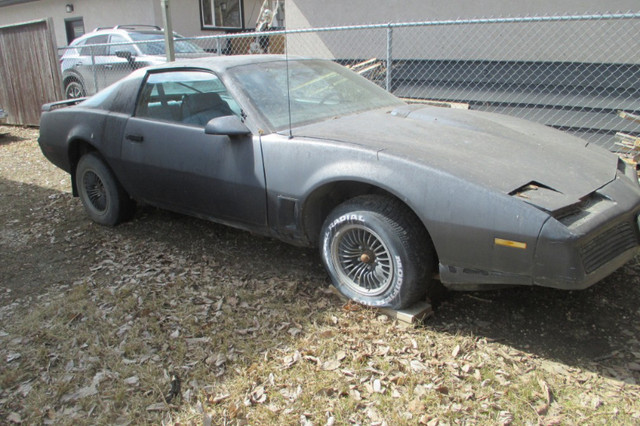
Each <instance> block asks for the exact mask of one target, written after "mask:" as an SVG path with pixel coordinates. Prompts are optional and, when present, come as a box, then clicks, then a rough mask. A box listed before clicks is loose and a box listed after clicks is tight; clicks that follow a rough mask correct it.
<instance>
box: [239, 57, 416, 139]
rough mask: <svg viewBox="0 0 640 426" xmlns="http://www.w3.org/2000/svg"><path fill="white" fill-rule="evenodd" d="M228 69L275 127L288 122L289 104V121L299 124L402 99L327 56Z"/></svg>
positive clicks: (396, 103)
mask: <svg viewBox="0 0 640 426" xmlns="http://www.w3.org/2000/svg"><path fill="white" fill-rule="evenodd" d="M287 72H288V74H289V79H288V81H287ZM229 74H230V76H231V77H232V78H233V79H234V80H236V81H237V82H238V83H239V85H240V87H241V89H242V90H243V92H244V94H245V95H246V96H247V97H248V98H249V99H250V100H251V102H252V103H253V104H254V106H255V108H256V109H258V110H259V111H260V113H261V114H262V115H263V116H264V118H265V119H266V120H267V121H268V123H269V124H270V125H271V127H272V128H273V129H274V130H276V131H277V130H282V129H284V128H286V127H288V125H289V108H291V125H292V126H299V125H302V124H308V123H314V122H318V121H322V120H326V119H328V118H331V117H336V116H340V115H348V114H354V113H358V112H363V111H368V110H372V109H377V108H383V107H393V106H399V105H403V104H404V103H403V102H402V101H401V100H399V99H398V98H396V97H395V96H393V95H391V94H389V93H388V92H386V91H385V90H384V89H382V88H380V87H378V86H376V85H375V84H374V83H371V82H370V81H368V80H366V79H365V78H363V77H361V76H359V75H357V74H355V73H354V72H352V71H350V70H348V69H346V68H344V67H342V66H340V65H338V64H336V63H334V62H331V61H323V60H291V61H289V64H288V66H287V63H286V61H274V62H266V63H258V64H252V65H244V66H238V67H235V68H232V69H230V70H229ZM288 88H289V90H288ZM287 93H289V94H290V95H289V96H287Z"/></svg>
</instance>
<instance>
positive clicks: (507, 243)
mask: <svg viewBox="0 0 640 426" xmlns="http://www.w3.org/2000/svg"><path fill="white" fill-rule="evenodd" d="M493 242H494V243H495V245H497V246H504V247H511V248H517V249H523V250H524V249H526V248H527V243H523V242H520V241H512V240H503V239H502V238H495V239H494V240H493Z"/></svg>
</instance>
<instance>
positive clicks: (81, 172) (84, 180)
mask: <svg viewBox="0 0 640 426" xmlns="http://www.w3.org/2000/svg"><path fill="white" fill-rule="evenodd" d="M76 185H77V186H78V194H79V196H80V200H81V201H82V204H83V205H84V209H85V211H86V212H87V214H88V215H89V217H90V218H91V219H92V220H93V221H94V222H97V223H99V224H101V225H107V226H114V225H117V224H118V223H120V222H122V221H123V220H125V219H127V218H128V217H129V215H130V214H131V213H132V212H133V209H134V208H135V203H134V202H133V200H131V199H130V198H129V196H128V194H127V193H126V192H125V191H124V189H123V188H122V186H121V185H120V183H119V182H118V181H117V179H116V177H115V176H114V175H113V172H112V171H111V169H109V167H108V166H107V165H106V164H105V163H104V161H103V160H102V159H101V158H100V157H99V156H98V155H97V154H95V153H89V154H85V155H83V156H82V158H80V161H79V162H78V167H76Z"/></svg>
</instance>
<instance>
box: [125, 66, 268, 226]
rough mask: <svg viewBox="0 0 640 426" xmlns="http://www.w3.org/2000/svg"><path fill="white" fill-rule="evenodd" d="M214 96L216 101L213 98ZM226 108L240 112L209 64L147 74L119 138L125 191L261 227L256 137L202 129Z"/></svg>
mask: <svg viewBox="0 0 640 426" xmlns="http://www.w3.org/2000/svg"><path fill="white" fill-rule="evenodd" d="M213 98H215V99H217V100H218V101H222V103H223V104H222V103H221V104H218V105H212V104H211V100H210V99H213ZM207 107H209V108H208V109H207ZM231 114H237V115H240V108H239V106H238V105H237V104H236V102H235V101H234V100H233V98H231V97H230V96H229V94H228V93H227V91H226V89H225V88H224V86H223V84H222V83H221V82H220V80H219V79H218V78H217V77H216V76H215V75H214V74H212V73H210V72H204V71H183V70H181V71H167V72H157V73H152V74H149V76H148V77H147V79H146V82H145V83H144V84H143V87H142V89H141V93H140V95H139V100H138V104H137V106H136V112H135V114H134V116H133V117H131V118H130V119H129V120H128V121H127V124H126V126H125V131H124V140H123V141H122V152H121V160H122V163H121V164H122V166H123V169H124V170H123V173H124V175H123V176H122V179H123V183H125V186H126V187H127V188H128V189H129V191H130V192H131V194H132V196H133V197H134V198H138V199H141V200H145V201H147V202H149V203H152V204H155V205H158V206H161V207H165V208H168V209H171V210H175V211H180V212H184V213H189V214H194V215H198V216H206V217H207V218H210V219H214V220H216V219H217V220H219V221H223V222H233V223H236V224H246V225H250V227H256V226H257V227H265V226H266V194H265V181H264V171H263V164H262V156H261V154H260V143H259V138H258V137H252V136H251V135H248V136H242V137H229V136H216V135H208V134H205V133H204V125H205V124H206V122H207V121H208V120H209V119H211V118H214V117H215V116H220V115H231Z"/></svg>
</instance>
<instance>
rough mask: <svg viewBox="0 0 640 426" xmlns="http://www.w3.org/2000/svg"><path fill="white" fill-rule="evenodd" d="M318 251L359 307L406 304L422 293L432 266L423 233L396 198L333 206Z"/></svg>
mask: <svg viewBox="0 0 640 426" xmlns="http://www.w3.org/2000/svg"><path fill="white" fill-rule="evenodd" d="M320 252H321V256H322V260H323V262H324V265H325V268H326V269H327V271H328V273H329V275H330V277H331V280H332V281H333V284H334V285H335V286H336V288H337V289H338V290H339V291H340V292H341V293H342V294H344V295H345V296H347V297H348V298H350V299H352V300H354V301H356V302H359V303H362V304H364V305H369V306H376V307H386V308H392V309H402V308H406V307H408V306H410V305H412V304H413V303H415V302H417V301H418V300H419V299H420V298H421V297H423V296H424V295H425V292H426V290H427V286H428V284H429V283H428V281H429V279H430V275H431V273H432V269H433V250H432V249H431V243H430V240H429V236H428V234H427V233H426V231H425V229H424V227H423V226H422V224H421V223H420V221H419V220H418V218H417V217H416V216H415V215H414V214H413V213H412V212H411V211H410V210H408V208H407V207H406V206H404V205H403V204H402V203H400V202H399V201H398V200H395V199H392V198H387V197H382V196H377V195H367V196H360V197H356V198H354V199H352V200H349V201H346V202H344V203H343V204H341V205H339V206H338V207H336V208H335V209H334V210H333V211H332V212H331V213H330V214H329V216H328V217H327V219H326V220H325V222H324V225H323V226H322V234H321V245H320Z"/></svg>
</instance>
